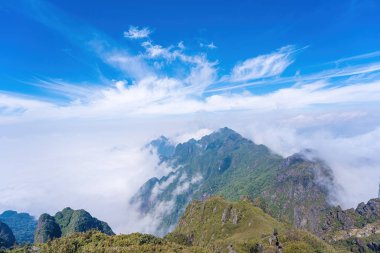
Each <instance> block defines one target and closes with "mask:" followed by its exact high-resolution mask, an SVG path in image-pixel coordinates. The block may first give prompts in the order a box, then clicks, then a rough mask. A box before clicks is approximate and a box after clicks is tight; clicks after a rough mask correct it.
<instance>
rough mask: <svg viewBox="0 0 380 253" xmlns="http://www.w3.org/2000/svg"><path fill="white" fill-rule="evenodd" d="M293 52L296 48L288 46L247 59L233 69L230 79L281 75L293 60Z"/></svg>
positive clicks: (238, 79)
mask: <svg viewBox="0 0 380 253" xmlns="http://www.w3.org/2000/svg"><path fill="white" fill-rule="evenodd" d="M293 53H294V48H293V47H292V46H286V47H283V48H281V49H279V50H278V51H276V52H274V53H271V54H267V55H260V56H257V57H254V58H250V59H247V60H245V61H243V62H242V63H239V64H237V65H236V66H235V67H234V68H233V69H232V72H231V76H230V81H232V82H236V81H245V80H252V79H259V78H264V77H271V76H277V75H280V74H281V73H282V72H283V71H284V70H285V69H286V68H287V67H288V66H289V65H290V64H291V63H292V62H293V60H292V54H293Z"/></svg>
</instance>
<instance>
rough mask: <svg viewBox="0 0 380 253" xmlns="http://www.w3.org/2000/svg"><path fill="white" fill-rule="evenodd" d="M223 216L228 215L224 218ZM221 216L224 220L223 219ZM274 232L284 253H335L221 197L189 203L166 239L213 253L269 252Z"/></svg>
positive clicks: (248, 205)
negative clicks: (260, 248) (184, 240)
mask: <svg viewBox="0 0 380 253" xmlns="http://www.w3.org/2000/svg"><path fill="white" fill-rule="evenodd" d="M226 213H228V214H229V215H224V214H226ZM223 216H224V217H227V218H225V219H223ZM223 220H224V222H223ZM275 228H276V229H277V230H278V232H279V234H280V240H281V243H282V244H283V246H284V252H292V253H297V252H335V250H334V248H332V247H331V246H330V245H328V244H326V243H325V242H323V241H322V240H320V239H318V238H317V237H316V236H314V235H312V234H310V233H308V232H306V231H301V230H294V229H292V228H291V226H290V225H288V224H284V223H281V222H279V221H277V220H275V219H273V218H272V217H270V216H269V215H267V214H265V213H264V212H263V211H262V210H261V209H259V208H257V207H255V206H253V205H252V203H251V202H249V201H239V202H229V201H226V200H224V199H223V198H221V197H212V198H210V199H208V200H207V201H205V202H200V201H194V202H193V203H191V204H190V205H189V206H188V207H187V209H186V212H185V214H184V215H183V217H182V218H181V220H180V222H179V224H178V226H177V228H176V229H175V230H174V231H173V233H171V234H169V235H168V236H167V238H172V239H173V240H175V239H178V238H187V239H188V241H189V243H190V241H191V242H192V244H193V245H196V246H201V247H206V248H207V249H210V250H212V251H217V252H229V248H230V247H231V245H232V248H233V249H235V250H236V251H237V252H249V250H254V249H255V245H256V244H257V243H259V244H262V245H263V246H264V249H265V252H273V250H274V247H273V246H270V245H269V236H270V235H271V234H272V233H273V230H274V229H275ZM177 242H180V241H177Z"/></svg>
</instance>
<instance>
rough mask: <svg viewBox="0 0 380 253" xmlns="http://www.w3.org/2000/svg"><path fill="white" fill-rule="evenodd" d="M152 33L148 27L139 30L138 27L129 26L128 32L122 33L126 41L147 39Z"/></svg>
mask: <svg viewBox="0 0 380 253" xmlns="http://www.w3.org/2000/svg"><path fill="white" fill-rule="evenodd" d="M151 33H152V31H151V30H150V29H149V28H148V27H142V28H139V27H138V26H130V27H129V30H128V31H126V32H124V37H125V38H127V39H145V38H148V37H149V35H150V34H151Z"/></svg>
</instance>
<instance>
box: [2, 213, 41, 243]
mask: <svg viewBox="0 0 380 253" xmlns="http://www.w3.org/2000/svg"><path fill="white" fill-rule="evenodd" d="M0 221H1V222H4V223H5V224H7V225H8V226H9V227H10V229H11V230H12V231H13V234H14V236H15V238H16V242H17V243H19V244H25V243H33V241H34V232H35V231H36V228H37V220H36V219H35V218H34V217H33V216H31V215H29V214H28V213H18V212H16V211H10V210H9V211H5V212H3V213H2V214H0Z"/></svg>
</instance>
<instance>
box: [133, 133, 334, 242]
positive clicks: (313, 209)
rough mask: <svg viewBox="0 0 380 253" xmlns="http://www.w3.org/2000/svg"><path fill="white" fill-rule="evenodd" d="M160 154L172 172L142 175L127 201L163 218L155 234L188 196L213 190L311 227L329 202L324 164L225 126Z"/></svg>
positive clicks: (330, 180)
mask: <svg viewBox="0 0 380 253" xmlns="http://www.w3.org/2000/svg"><path fill="white" fill-rule="evenodd" d="M161 140H162V141H164V142H165V146H166V147H167V146H168V145H169V144H168V140H167V139H163V138H161ZM159 143H160V145H162V142H159ZM153 144H154V143H153ZM153 146H154V145H153ZM157 152H159V150H158V149H157ZM163 157H164V159H163V160H162V162H165V163H166V164H167V165H169V166H171V167H172V168H174V170H173V172H171V173H170V174H168V175H167V176H164V177H162V178H160V179H157V178H152V179H151V180H149V181H147V182H146V183H145V184H144V185H143V186H142V187H141V188H140V190H139V191H138V192H137V193H136V195H135V196H134V198H133V199H132V201H131V202H132V203H134V204H136V206H138V208H139V210H140V211H141V213H142V214H143V215H150V216H152V217H153V218H154V219H160V220H161V221H162V222H161V224H160V225H159V229H158V230H157V231H156V234H158V235H163V234H165V233H167V232H168V231H170V230H171V229H173V228H174V226H175V224H176V223H177V222H178V220H179V217H180V216H181V214H182V213H183V212H184V210H185V208H186V205H187V204H188V203H190V202H191V201H192V200H195V199H200V200H202V199H206V198H208V197H209V196H213V195H221V196H223V197H225V198H226V199H228V200H238V199H239V198H240V196H242V195H244V196H249V197H250V198H251V199H254V200H255V201H256V203H257V204H258V205H259V206H260V207H261V208H262V209H264V210H266V211H267V212H268V213H270V214H271V215H272V216H273V217H275V218H278V219H280V220H284V221H287V222H290V223H292V224H293V225H295V226H296V227H298V228H304V229H308V230H309V231H312V232H316V233H317V232H318V231H319V229H320V226H319V223H318V221H319V219H320V215H321V210H325V209H327V208H329V207H331V204H330V199H329V194H328V191H329V187H331V186H332V187H333V186H334V177H333V174H332V171H331V169H330V168H329V167H328V166H327V165H326V164H324V163H323V162H322V161H320V160H318V159H310V158H309V157H310V156H307V155H306V154H295V155H293V156H290V157H288V158H283V157H281V156H279V155H276V154H274V153H273V152H272V151H271V150H269V149H268V148H267V147H266V146H264V145H257V144H255V143H253V142H252V141H250V140H248V139H246V138H244V137H242V136H241V135H240V134H238V133H236V132H235V131H233V130H231V129H229V128H222V129H220V130H218V131H216V132H214V133H211V134H209V135H206V136H204V137H203V138H201V139H200V140H198V141H196V140H194V139H191V140H189V141H188V142H185V143H181V144H178V145H177V146H175V149H174V152H172V153H171V155H169V156H168V155H167V154H165V156H163ZM321 178H323V180H321ZM165 207H168V208H166V209H165Z"/></svg>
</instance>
